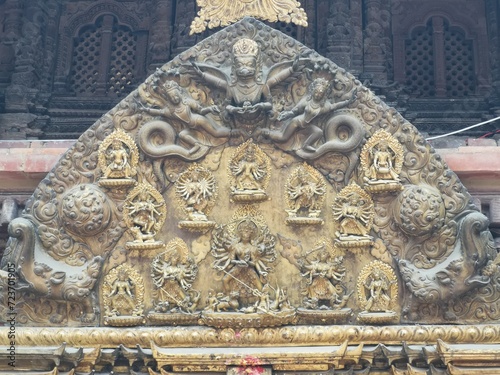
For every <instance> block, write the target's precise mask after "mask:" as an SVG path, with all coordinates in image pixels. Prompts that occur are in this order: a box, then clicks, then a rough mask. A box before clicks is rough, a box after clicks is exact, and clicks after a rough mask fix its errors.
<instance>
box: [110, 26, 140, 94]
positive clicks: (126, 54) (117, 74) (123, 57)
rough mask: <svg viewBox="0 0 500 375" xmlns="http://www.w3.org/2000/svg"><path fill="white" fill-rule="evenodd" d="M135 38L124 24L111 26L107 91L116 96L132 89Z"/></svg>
mask: <svg viewBox="0 0 500 375" xmlns="http://www.w3.org/2000/svg"><path fill="white" fill-rule="evenodd" d="M136 45H137V40H136V37H135V35H134V34H133V33H132V31H130V30H129V29H128V28H127V27H125V26H118V25H115V27H114V28H113V47H112V50H111V69H110V79H109V91H110V93H114V94H115V95H116V96H121V95H123V94H127V93H129V92H130V91H131V90H132V89H133V86H132V85H133V83H134V65H135V53H136Z"/></svg>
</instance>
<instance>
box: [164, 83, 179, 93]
mask: <svg viewBox="0 0 500 375" xmlns="http://www.w3.org/2000/svg"><path fill="white" fill-rule="evenodd" d="M163 87H164V88H165V91H167V92H168V91H172V90H175V89H180V86H179V84H178V83H177V82H175V81H166V82H165V84H164V85H163Z"/></svg>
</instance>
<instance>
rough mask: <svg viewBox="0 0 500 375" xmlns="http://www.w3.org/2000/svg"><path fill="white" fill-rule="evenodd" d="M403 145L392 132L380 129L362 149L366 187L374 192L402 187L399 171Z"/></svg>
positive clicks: (389, 190)
mask: <svg viewBox="0 0 500 375" xmlns="http://www.w3.org/2000/svg"><path fill="white" fill-rule="evenodd" d="M403 155H404V150H403V146H402V145H401V144H400V143H399V142H398V141H397V140H396V138H394V136H393V135H392V134H390V133H389V132H387V131H385V130H379V131H377V132H376V133H375V134H373V136H371V137H370V139H369V140H368V142H366V144H365V145H364V146H363V149H362V150H361V155H360V159H361V167H362V168H363V171H364V175H365V176H364V180H365V189H366V190H368V191H370V192H372V193H383V192H397V191H400V190H401V189H402V185H401V183H400V178H399V173H400V172H401V168H402V166H403Z"/></svg>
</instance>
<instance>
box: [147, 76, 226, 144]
mask: <svg viewBox="0 0 500 375" xmlns="http://www.w3.org/2000/svg"><path fill="white" fill-rule="evenodd" d="M163 88H164V91H165V97H166V101H165V107H163V108H162V109H156V108H146V107H143V109H144V110H145V111H146V112H148V113H150V114H151V115H153V116H162V117H165V118H167V119H169V120H172V121H175V122H178V123H180V124H182V126H183V127H186V128H187V129H184V130H182V131H180V132H179V138H180V139H181V140H183V141H184V142H186V143H187V144H188V145H190V146H191V147H192V148H191V149H190V150H189V154H194V153H196V152H197V151H199V150H200V148H201V147H202V144H201V143H200V140H199V139H197V138H195V137H194V136H193V133H192V132H191V131H190V129H193V130H204V131H205V132H207V133H208V134H210V135H211V136H213V137H215V138H225V137H229V136H230V135H231V129H229V128H226V127H224V126H220V125H218V124H217V123H216V122H215V121H214V120H212V119H211V118H210V117H207V116H206V115H207V114H209V113H213V114H218V113H219V112H220V111H219V108H218V107H217V106H215V105H213V106H210V107H202V106H201V104H200V103H198V102H197V101H196V100H194V99H193V98H191V97H190V96H189V95H188V94H187V92H186V91H185V90H183V89H182V88H181V87H180V86H179V84H178V83H177V82H175V81H172V80H167V81H165V83H164V84H163Z"/></svg>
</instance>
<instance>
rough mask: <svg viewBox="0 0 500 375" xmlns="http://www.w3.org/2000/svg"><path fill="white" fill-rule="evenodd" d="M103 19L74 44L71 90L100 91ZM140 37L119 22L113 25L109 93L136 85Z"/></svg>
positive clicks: (120, 93) (82, 92)
mask: <svg viewBox="0 0 500 375" xmlns="http://www.w3.org/2000/svg"><path fill="white" fill-rule="evenodd" d="M102 35H103V33H102V21H101V20H99V21H98V22H97V23H96V24H95V25H91V26H88V27H86V28H84V29H82V31H81V32H80V34H79V35H78V37H76V38H75V41H74V44H73V58H72V68H71V70H70V82H69V83H70V90H71V92H73V93H75V94H76V95H77V96H92V95H95V94H96V87H97V84H98V81H99V63H100V60H101V56H100V54H101V42H102ZM136 45H137V38H136V36H135V35H134V34H133V33H132V31H131V30H130V29H129V28H128V27H126V26H123V25H118V24H117V23H116V22H115V24H114V25H113V34H112V47H111V51H109V53H110V59H109V61H110V63H109V66H108V67H106V70H107V72H108V82H107V85H106V89H107V93H108V95H109V94H111V95H113V96H123V95H125V94H127V93H128V92H130V91H131V90H132V89H133V84H134V70H135V55H136Z"/></svg>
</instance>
